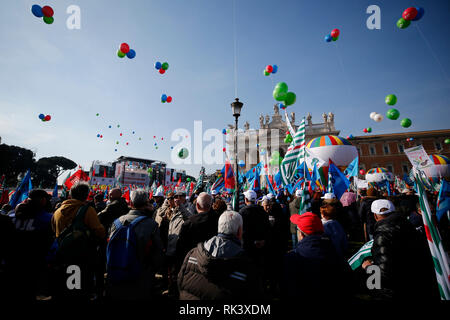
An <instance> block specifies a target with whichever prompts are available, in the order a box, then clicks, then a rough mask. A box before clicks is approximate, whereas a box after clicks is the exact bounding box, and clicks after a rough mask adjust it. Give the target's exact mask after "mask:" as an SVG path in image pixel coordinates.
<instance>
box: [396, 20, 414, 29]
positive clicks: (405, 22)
mask: <svg viewBox="0 0 450 320" xmlns="http://www.w3.org/2000/svg"><path fill="white" fill-rule="evenodd" d="M410 24H411V21H410V20H405V19H403V18H400V19H398V21H397V27H399V28H400V29H406V28H408V27H409V25H410Z"/></svg>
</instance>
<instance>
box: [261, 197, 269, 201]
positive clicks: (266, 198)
mask: <svg viewBox="0 0 450 320" xmlns="http://www.w3.org/2000/svg"><path fill="white" fill-rule="evenodd" d="M266 200H269V198H268V197H267V196H264V197H262V199H261V202H264V201H266Z"/></svg>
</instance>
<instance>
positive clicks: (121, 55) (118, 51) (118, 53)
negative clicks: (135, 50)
mask: <svg viewBox="0 0 450 320" xmlns="http://www.w3.org/2000/svg"><path fill="white" fill-rule="evenodd" d="M117 56H118V57H119V58H123V57H125V56H126V54H125V53H123V52H122V51H120V50H117Z"/></svg>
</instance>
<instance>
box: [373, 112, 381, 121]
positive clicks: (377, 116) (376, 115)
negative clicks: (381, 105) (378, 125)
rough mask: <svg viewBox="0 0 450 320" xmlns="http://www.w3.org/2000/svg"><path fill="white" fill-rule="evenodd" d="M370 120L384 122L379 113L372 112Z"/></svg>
mask: <svg viewBox="0 0 450 320" xmlns="http://www.w3.org/2000/svg"><path fill="white" fill-rule="evenodd" d="M370 119H372V120H373V121H375V122H380V121H382V120H383V116H382V115H381V114H379V113H376V112H372V113H371V114H370Z"/></svg>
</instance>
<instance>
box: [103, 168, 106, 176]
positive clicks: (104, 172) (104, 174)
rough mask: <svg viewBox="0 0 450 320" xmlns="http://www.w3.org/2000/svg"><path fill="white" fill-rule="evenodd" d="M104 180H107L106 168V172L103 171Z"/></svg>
mask: <svg viewBox="0 0 450 320" xmlns="http://www.w3.org/2000/svg"><path fill="white" fill-rule="evenodd" d="M103 178H106V168H105V171H103Z"/></svg>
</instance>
